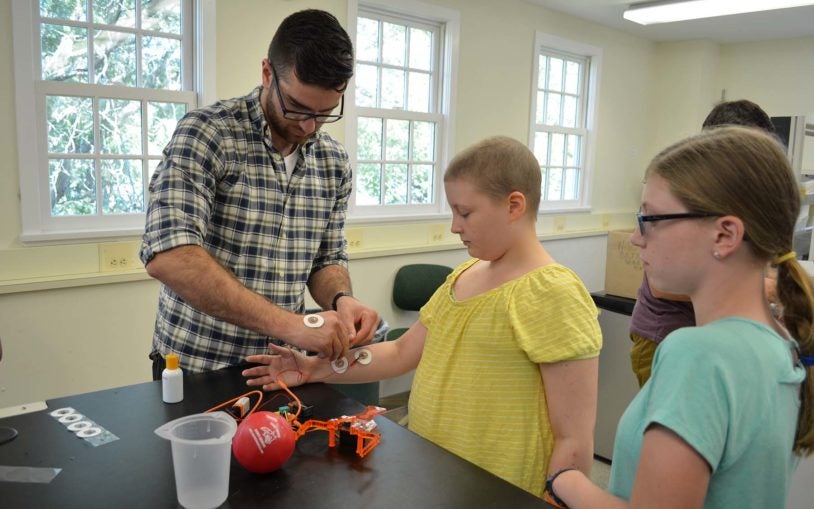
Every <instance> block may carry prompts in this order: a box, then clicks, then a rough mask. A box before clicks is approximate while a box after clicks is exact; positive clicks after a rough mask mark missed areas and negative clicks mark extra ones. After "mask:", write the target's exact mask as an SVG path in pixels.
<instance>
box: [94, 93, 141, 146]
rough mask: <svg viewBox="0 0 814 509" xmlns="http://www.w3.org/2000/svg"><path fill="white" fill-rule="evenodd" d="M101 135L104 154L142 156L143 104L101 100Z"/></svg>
mask: <svg viewBox="0 0 814 509" xmlns="http://www.w3.org/2000/svg"><path fill="white" fill-rule="evenodd" d="M99 134H100V142H101V152H102V153H104V154H141V103H140V102H139V101H127V100H123V99H122V100H119V99H99Z"/></svg>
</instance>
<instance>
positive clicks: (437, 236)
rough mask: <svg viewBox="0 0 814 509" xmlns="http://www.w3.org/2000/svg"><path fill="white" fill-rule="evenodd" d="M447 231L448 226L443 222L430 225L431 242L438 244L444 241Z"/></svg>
mask: <svg viewBox="0 0 814 509" xmlns="http://www.w3.org/2000/svg"><path fill="white" fill-rule="evenodd" d="M446 233H447V227H446V225H443V224H433V225H430V231H429V236H430V244H437V243H438V242H443V241H444V236H445V235H446Z"/></svg>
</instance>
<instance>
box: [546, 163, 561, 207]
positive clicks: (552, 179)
mask: <svg viewBox="0 0 814 509" xmlns="http://www.w3.org/2000/svg"><path fill="white" fill-rule="evenodd" d="M561 194H562V168H549V170H548V190H547V192H546V197H545V198H546V200H559V199H560V196H561Z"/></svg>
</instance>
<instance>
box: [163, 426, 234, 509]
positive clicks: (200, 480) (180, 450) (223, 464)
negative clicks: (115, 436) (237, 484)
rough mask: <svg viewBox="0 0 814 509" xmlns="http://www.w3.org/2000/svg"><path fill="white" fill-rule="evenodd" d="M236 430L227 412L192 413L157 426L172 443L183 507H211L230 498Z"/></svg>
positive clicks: (179, 498)
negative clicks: (230, 475)
mask: <svg viewBox="0 0 814 509" xmlns="http://www.w3.org/2000/svg"><path fill="white" fill-rule="evenodd" d="M235 431H237V423H236V422H235V420H234V418H233V417H232V416H230V415H229V414H227V413H226V412H212V413H204V414H194V415H188V416H186V417H181V418H180V419H175V420H174V421H170V422H168V423H166V424H164V425H163V426H159V427H158V428H157V429H156V430H155V433H156V434H157V435H158V436H160V437H161V438H165V439H167V440H169V441H170V442H171V443H172V466H173V470H174V471H175V490H176V492H177V495H178V503H179V504H181V505H182V506H183V507H185V508H187V509H209V508H214V507H218V506H219V505H221V504H222V503H223V502H224V501H226V498H227V497H228V496H229V468H230V466H231V462H232V437H234V436H235Z"/></svg>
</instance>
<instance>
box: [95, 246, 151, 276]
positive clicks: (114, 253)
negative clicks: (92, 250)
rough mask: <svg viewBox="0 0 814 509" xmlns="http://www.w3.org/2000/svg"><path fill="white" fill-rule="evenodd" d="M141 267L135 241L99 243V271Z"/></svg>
mask: <svg viewBox="0 0 814 509" xmlns="http://www.w3.org/2000/svg"><path fill="white" fill-rule="evenodd" d="M138 268H141V260H139V257H138V243H137V242H111V243H106V244H99V271H100V272H114V271H120V270H135V269H138Z"/></svg>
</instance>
